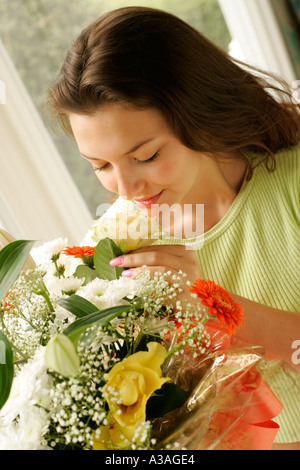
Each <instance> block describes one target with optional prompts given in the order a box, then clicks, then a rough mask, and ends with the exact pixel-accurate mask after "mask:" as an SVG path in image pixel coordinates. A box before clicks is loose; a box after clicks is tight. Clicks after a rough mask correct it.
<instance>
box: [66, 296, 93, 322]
mask: <svg viewBox="0 0 300 470" xmlns="http://www.w3.org/2000/svg"><path fill="white" fill-rule="evenodd" d="M58 303H59V305H61V307H63V308H65V309H66V310H68V312H71V313H73V315H75V316H76V317H78V318H82V317H85V316H86V315H89V314H91V313H95V312H99V309H98V308H97V307H96V305H94V304H92V303H91V302H89V301H88V300H86V299H84V298H83V297H80V296H79V295H76V294H73V295H70V297H67V298H65V299H59V301H58Z"/></svg>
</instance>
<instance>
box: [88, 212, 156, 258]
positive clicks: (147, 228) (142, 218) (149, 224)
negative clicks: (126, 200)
mask: <svg viewBox="0 0 300 470" xmlns="http://www.w3.org/2000/svg"><path fill="white" fill-rule="evenodd" d="M91 231H92V232H93V235H92V239H93V241H94V242H96V243H98V242H99V241H100V240H102V239H103V238H110V239H111V240H113V241H114V242H115V243H116V245H117V246H119V247H120V248H121V250H122V251H123V253H127V252H129V251H133V250H137V249H138V248H142V247H143V246H148V245H151V244H152V243H153V242H154V241H155V240H157V239H159V238H162V231H161V228H160V226H159V224H158V223H157V222H156V221H155V219H153V218H150V217H148V216H147V215H146V214H144V213H143V212H141V211H139V210H130V211H127V212H122V213H117V214H115V215H111V217H108V216H105V217H102V218H100V219H99V220H98V221H97V222H95V224H94V225H93V226H92V227H91Z"/></svg>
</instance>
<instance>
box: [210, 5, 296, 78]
mask: <svg viewBox="0 0 300 470" xmlns="http://www.w3.org/2000/svg"><path fill="white" fill-rule="evenodd" d="M218 1H219V5H220V8H221V10H222V12H223V15H224V18H225V21H226V23H227V26H228V29H229V32H230V34H231V36H232V39H233V42H235V41H236V43H237V45H238V46H239V50H240V53H241V55H240V56H239V57H236V58H237V59H240V60H242V61H244V62H246V63H249V64H250V65H254V66H257V67H259V68H261V69H263V70H266V71H267V72H272V73H274V74H277V75H279V76H280V77H281V78H284V79H285V80H286V81H287V82H288V83H289V84H290V85H292V83H293V82H294V81H295V80H296V78H297V77H296V72H295V70H294V67H293V65H292V61H291V59H290V54H289V51H288V48H287V46H286V43H285V40H284V36H283V34H282V31H281V28H280V25H279V23H278V20H277V17H276V14H275V11H274V7H273V5H272V3H271V1H270V0H218Z"/></svg>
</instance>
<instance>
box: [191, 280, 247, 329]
mask: <svg viewBox="0 0 300 470" xmlns="http://www.w3.org/2000/svg"><path fill="white" fill-rule="evenodd" d="M190 291H191V292H193V293H194V294H197V296H198V297H199V299H201V303H202V305H204V306H205V307H208V308H207V313H208V314H209V315H211V316H214V315H215V316H216V317H217V319H218V320H219V323H220V326H221V327H222V326H224V325H225V326H226V327H227V328H228V330H229V334H231V335H232V334H234V333H235V327H238V328H239V327H240V326H243V325H244V323H243V320H242V319H243V318H244V315H243V312H244V310H243V309H242V307H241V305H240V304H237V303H236V302H234V300H233V299H232V297H231V295H230V294H229V293H228V292H227V291H226V290H225V289H223V287H220V286H218V285H217V284H216V283H215V282H214V281H210V280H208V281H205V280H204V279H196V281H195V283H194V285H193V286H192V287H190Z"/></svg>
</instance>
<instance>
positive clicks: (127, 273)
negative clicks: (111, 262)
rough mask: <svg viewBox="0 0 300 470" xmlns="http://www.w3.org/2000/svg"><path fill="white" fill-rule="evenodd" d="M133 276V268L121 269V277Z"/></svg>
mask: <svg viewBox="0 0 300 470" xmlns="http://www.w3.org/2000/svg"><path fill="white" fill-rule="evenodd" d="M132 276H133V269H125V271H122V277H132Z"/></svg>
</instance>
